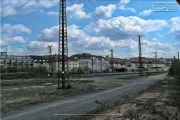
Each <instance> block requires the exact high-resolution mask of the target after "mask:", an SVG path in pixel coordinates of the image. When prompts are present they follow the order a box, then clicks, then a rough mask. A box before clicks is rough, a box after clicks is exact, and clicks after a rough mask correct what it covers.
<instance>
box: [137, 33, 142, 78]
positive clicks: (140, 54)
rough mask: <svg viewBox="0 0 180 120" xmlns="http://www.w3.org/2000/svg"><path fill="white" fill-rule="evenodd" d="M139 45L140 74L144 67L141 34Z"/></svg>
mask: <svg viewBox="0 0 180 120" xmlns="http://www.w3.org/2000/svg"><path fill="white" fill-rule="evenodd" d="M138 38H139V39H138V40H139V42H138V46H139V74H140V75H141V74H142V69H143V63H142V51H141V36H140V35H138Z"/></svg>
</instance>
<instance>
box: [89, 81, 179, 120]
mask: <svg viewBox="0 0 180 120" xmlns="http://www.w3.org/2000/svg"><path fill="white" fill-rule="evenodd" d="M179 111H180V86H178V85H176V83H175V82H174V81H173V80H168V81H167V80H165V81H162V82H159V83H158V84H157V85H155V86H153V87H151V88H149V89H148V90H146V91H143V92H141V93H140V94H138V95H131V96H129V97H127V98H124V100H123V101H122V102H119V103H118V104H116V105H115V106H114V107H112V108H111V109H109V110H107V109H106V110H105V111H103V112H100V113H98V114H100V115H97V116H96V115H95V116H94V117H92V118H89V119H91V120H180V112H179Z"/></svg>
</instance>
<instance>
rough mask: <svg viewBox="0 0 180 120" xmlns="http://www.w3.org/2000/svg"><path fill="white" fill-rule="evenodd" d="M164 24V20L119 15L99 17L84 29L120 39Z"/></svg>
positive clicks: (153, 29) (160, 27) (143, 32)
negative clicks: (109, 17)
mask: <svg viewBox="0 0 180 120" xmlns="http://www.w3.org/2000/svg"><path fill="white" fill-rule="evenodd" d="M166 25H167V23H166V21H165V20H144V19H141V18H139V17H136V16H130V17H124V16H119V17H116V18H111V19H108V20H103V19H100V20H98V21H97V22H95V23H90V24H89V25H87V27H86V29H85V30H86V31H88V32H89V33H95V34H96V35H98V36H106V37H110V38H111V39H112V40H120V39H126V38H128V37H132V35H133V36H135V35H137V34H146V33H148V32H152V31H156V30H161V29H162V28H163V27H165V26H166Z"/></svg>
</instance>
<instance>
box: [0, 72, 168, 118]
mask: <svg viewBox="0 0 180 120" xmlns="http://www.w3.org/2000/svg"><path fill="white" fill-rule="evenodd" d="M165 77H166V75H165V74H162V75H156V76H151V77H148V78H143V79H145V80H136V81H135V82H132V83H131V84H128V85H127V86H122V87H117V88H114V89H109V90H105V91H100V92H95V93H91V94H87V95H82V96H76V97H74V98H71V99H67V100H63V101H57V102H53V103H47V104H42V105H38V106H34V107H30V108H27V109H24V110H20V111H12V112H9V113H5V114H3V115H2V120H19V119H21V120H34V119H36V120H42V119H43V120H49V119H58V120H59V119H63V118H66V117H67V116H71V115H72V116H73V115H77V114H87V113H89V112H90V111H93V110H97V109H101V108H102V107H104V105H108V106H111V105H112V104H114V103H115V102H116V101H118V100H120V99H121V98H122V97H123V96H127V95H130V94H134V93H137V92H140V91H142V90H145V89H147V88H148V86H150V85H153V84H155V83H156V82H157V81H159V80H162V79H164V78H165ZM141 79H142V78H141Z"/></svg>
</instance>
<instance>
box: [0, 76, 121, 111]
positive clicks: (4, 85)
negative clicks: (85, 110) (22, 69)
mask: <svg viewBox="0 0 180 120" xmlns="http://www.w3.org/2000/svg"><path fill="white" fill-rule="evenodd" d="M70 84H71V86H72V88H71V89H57V79H31V80H27V79H26V80H25V79H24V80H23V79H19V80H18V79H16V80H1V103H2V104H1V112H3V113H4V112H9V111H12V110H19V109H23V108H25V107H28V106H32V105H37V104H42V103H46V102H52V101H58V100H63V99H66V98H70V97H73V96H76V95H83V94H87V93H91V92H97V91H101V90H105V89H110V88H113V87H118V86H121V83H106V82H104V83H98V82H94V80H83V79H77V80H72V81H71V83H70Z"/></svg>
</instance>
